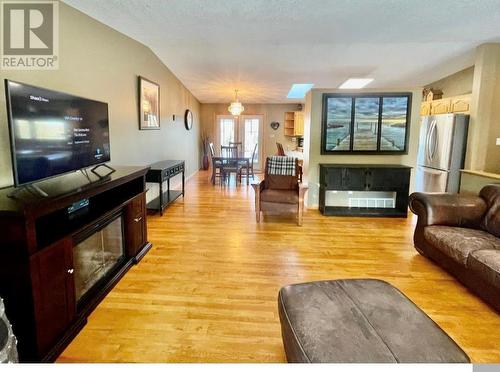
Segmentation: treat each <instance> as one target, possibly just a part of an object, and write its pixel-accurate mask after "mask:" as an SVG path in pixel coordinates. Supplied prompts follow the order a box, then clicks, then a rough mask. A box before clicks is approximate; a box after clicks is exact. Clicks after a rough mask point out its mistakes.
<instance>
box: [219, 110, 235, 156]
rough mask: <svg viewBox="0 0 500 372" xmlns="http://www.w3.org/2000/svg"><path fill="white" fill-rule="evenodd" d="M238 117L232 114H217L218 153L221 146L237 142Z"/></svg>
mask: <svg viewBox="0 0 500 372" xmlns="http://www.w3.org/2000/svg"><path fill="white" fill-rule="evenodd" d="M237 132H238V128H237V118H235V117H234V116H231V115H217V149H216V150H217V151H216V152H217V153H218V154H219V153H220V147H221V146H229V142H237V141H236V139H237V138H238V133H237Z"/></svg>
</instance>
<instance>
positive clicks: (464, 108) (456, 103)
mask: <svg viewBox="0 0 500 372" xmlns="http://www.w3.org/2000/svg"><path fill="white" fill-rule="evenodd" d="M470 101H471V97H470V95H465V96H459V97H453V98H452V99H451V112H469V111H470Z"/></svg>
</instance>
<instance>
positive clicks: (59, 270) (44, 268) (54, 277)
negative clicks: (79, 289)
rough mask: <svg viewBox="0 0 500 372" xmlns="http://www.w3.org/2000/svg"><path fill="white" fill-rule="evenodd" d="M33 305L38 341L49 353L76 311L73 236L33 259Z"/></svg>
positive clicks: (40, 346) (31, 262)
mask: <svg viewBox="0 0 500 372" xmlns="http://www.w3.org/2000/svg"><path fill="white" fill-rule="evenodd" d="M30 268H31V277H32V286H33V287H32V290H33V305H34V308H35V316H36V318H37V319H36V321H37V325H38V326H37V327H38V328H37V344H38V350H39V352H40V353H42V354H43V353H46V352H47V351H48V350H49V349H50V348H51V347H53V346H54V344H55V343H56V342H57V340H58V339H59V338H60V336H61V335H63V334H64V332H65V331H66V329H67V328H68V326H69V325H70V324H71V323H72V322H73V321H74V319H75V314H76V299H75V282H74V278H73V272H74V268H73V246H72V242H71V238H66V239H63V240H61V241H59V242H57V243H55V244H53V245H51V246H49V247H47V248H45V249H43V250H41V251H40V252H39V253H37V254H35V255H34V256H32V257H31V259H30Z"/></svg>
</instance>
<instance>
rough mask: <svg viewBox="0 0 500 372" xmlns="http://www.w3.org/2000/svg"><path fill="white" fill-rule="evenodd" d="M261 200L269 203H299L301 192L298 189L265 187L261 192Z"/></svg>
mask: <svg viewBox="0 0 500 372" xmlns="http://www.w3.org/2000/svg"><path fill="white" fill-rule="evenodd" d="M260 200H261V201H263V202H268V203H280V204H283V203H284V204H297V203H298V202H299V193H298V192H297V191H296V190H274V189H265V190H264V191H262V192H261V193H260Z"/></svg>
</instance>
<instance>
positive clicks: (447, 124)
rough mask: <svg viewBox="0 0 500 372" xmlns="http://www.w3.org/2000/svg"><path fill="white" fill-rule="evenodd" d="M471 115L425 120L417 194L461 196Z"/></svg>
mask: <svg viewBox="0 0 500 372" xmlns="http://www.w3.org/2000/svg"><path fill="white" fill-rule="evenodd" d="M468 127H469V115H462V114H443V115H434V116H424V117H422V122H421V126H420V140H419V145H418V156H417V172H416V186H415V189H416V191H423V192H451V193H455V192H458V189H459V185H460V169H462V168H463V166H464V160H465V150H466V147H467V131H468Z"/></svg>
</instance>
